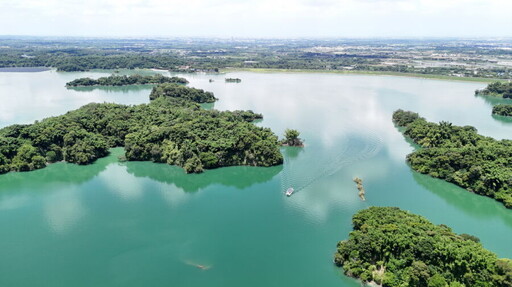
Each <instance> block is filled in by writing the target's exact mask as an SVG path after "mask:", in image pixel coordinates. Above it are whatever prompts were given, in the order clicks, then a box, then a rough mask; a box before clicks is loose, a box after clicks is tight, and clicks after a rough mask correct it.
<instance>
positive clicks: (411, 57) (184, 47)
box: [0, 37, 512, 79]
mask: <svg viewBox="0 0 512 287" xmlns="http://www.w3.org/2000/svg"><path fill="white" fill-rule="evenodd" d="M34 66H45V67H54V68H57V69H58V70H61V71H84V70H89V69H121V68H128V69H133V68H154V69H166V70H171V71H176V72H197V71H205V72H208V71H219V70H225V69H249V70H261V69H276V70H293V71H301V70H320V71H329V72H346V73H350V72H352V73H353V72H356V73H383V74H386V73H388V74H410V75H419V76H421V75H423V76H426V77H450V78H473V79H479V78H485V79H509V78H511V77H512V39H436V38H432V39H236V38H233V39H226V38H168V39H165V38H148V39H132V38H127V39H123V38H116V39H109V38H55V37H45V38H42V37H11V38H9V37H0V67H34Z"/></svg>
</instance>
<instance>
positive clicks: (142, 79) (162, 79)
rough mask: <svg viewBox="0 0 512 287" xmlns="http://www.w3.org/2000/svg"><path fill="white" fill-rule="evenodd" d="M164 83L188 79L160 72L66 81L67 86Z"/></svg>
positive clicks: (184, 81)
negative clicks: (148, 74)
mask: <svg viewBox="0 0 512 287" xmlns="http://www.w3.org/2000/svg"><path fill="white" fill-rule="evenodd" d="M163 83H176V84H187V83H188V81H187V80H186V79H184V78H180V77H166V76H163V75H160V74H156V75H150V76H142V75H130V76H118V75H111V76H108V77H101V78H98V79H96V80H95V79H91V78H79V79H76V80H73V81H71V82H68V83H66V87H89V86H128V85H148V84H163Z"/></svg>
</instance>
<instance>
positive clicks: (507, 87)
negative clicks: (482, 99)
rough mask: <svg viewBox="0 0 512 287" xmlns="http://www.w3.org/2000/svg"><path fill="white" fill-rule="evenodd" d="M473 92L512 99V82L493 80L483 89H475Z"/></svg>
mask: <svg viewBox="0 0 512 287" xmlns="http://www.w3.org/2000/svg"><path fill="white" fill-rule="evenodd" d="M475 94H476V95H484V96H492V97H498V98H504V99H512V82H506V83H505V82H493V83H490V84H489V85H487V87H486V88H485V89H482V90H476V91H475Z"/></svg>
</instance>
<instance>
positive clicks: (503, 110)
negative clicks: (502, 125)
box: [492, 104, 512, 117]
mask: <svg viewBox="0 0 512 287" xmlns="http://www.w3.org/2000/svg"><path fill="white" fill-rule="evenodd" d="M492 114H493V115H498V116H505V117H512V105H505V104H501V105H496V106H494V107H493V108H492Z"/></svg>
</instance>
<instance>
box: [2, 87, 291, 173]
mask: <svg viewBox="0 0 512 287" xmlns="http://www.w3.org/2000/svg"><path fill="white" fill-rule="evenodd" d="M214 100H215V97H214V96H213V94H212V93H210V92H205V91H203V90H199V89H194V88H189V87H186V86H181V85H177V84H163V85H162V86H157V87H154V88H153V91H152V92H151V101H150V103H149V104H140V105H135V106H128V105H119V104H111V103H102V104H96V103H92V104H88V105H85V106H83V107H81V108H79V109H77V110H74V111H70V112H68V113H66V114H64V115H61V116H57V117H51V118H47V119H44V120H42V121H36V122H35V123H34V124H29V125H12V126H8V127H5V128H3V129H0V173H6V172H9V171H30V170H35V169H39V168H44V167H45V166H46V165H47V164H48V163H52V162H57V161H66V162H70V163H76V164H90V163H92V162H94V161H95V160H96V159H98V158H100V157H104V156H106V155H108V153H109V148H112V147H121V146H122V147H124V148H125V158H126V160H129V161H153V162H159V163H167V164H170V165H177V166H181V167H183V168H184V170H185V171H186V172H187V173H199V172H202V171H203V169H212V168H217V167H223V166H234V165H248V166H275V165H279V164H281V163H282V162H283V157H282V155H281V153H280V151H279V146H280V143H279V141H278V137H277V136H276V135H275V134H274V133H273V132H272V131H271V130H270V129H268V128H262V127H257V126H256V125H254V124H253V123H251V122H252V121H253V120H255V119H258V118H261V115H260V114H255V113H253V112H251V111H234V112H230V111H225V112H220V111H217V110H204V109H202V108H201V107H200V106H199V104H200V103H206V102H212V101H214Z"/></svg>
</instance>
